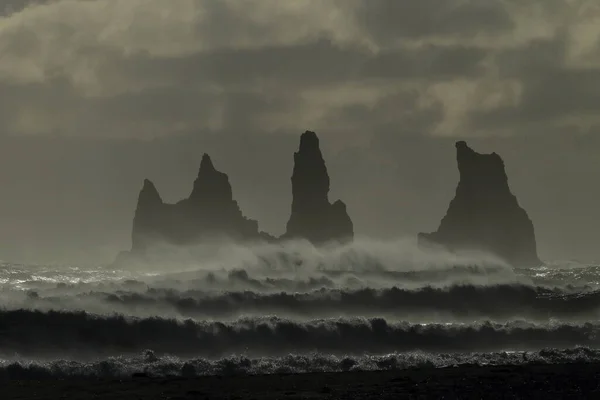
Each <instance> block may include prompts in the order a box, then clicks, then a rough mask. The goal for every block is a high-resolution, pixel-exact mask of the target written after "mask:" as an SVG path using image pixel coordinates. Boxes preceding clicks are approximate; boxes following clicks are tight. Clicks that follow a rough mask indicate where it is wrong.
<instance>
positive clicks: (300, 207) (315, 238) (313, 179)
mask: <svg viewBox="0 0 600 400" xmlns="http://www.w3.org/2000/svg"><path fill="white" fill-rule="evenodd" d="M328 194H329V174H328V173H327V167H326V166H325V161H324V160H323V155H322V153H321V149H320V147H319V138H318V137H317V134H316V133H314V132H312V131H306V132H304V133H303V134H302V136H301V137H300V146H299V149H298V151H297V152H296V153H294V171H293V173H292V197H293V199H292V213H291V216H290V219H289V221H288V223H287V231H286V233H285V235H284V236H283V238H294V237H299V238H305V239H308V240H309V241H311V242H313V243H315V244H321V243H325V242H328V241H336V240H337V241H344V240H349V239H352V238H353V236H354V228H353V224H352V220H351V219H350V217H349V216H348V214H347V212H346V205H345V204H344V203H343V202H342V201H340V200H338V201H336V202H335V203H334V204H333V205H332V204H331V203H329V199H328Z"/></svg>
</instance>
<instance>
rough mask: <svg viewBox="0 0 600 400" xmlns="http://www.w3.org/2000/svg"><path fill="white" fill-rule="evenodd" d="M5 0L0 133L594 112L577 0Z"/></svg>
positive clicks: (410, 128) (555, 120)
mask: <svg viewBox="0 0 600 400" xmlns="http://www.w3.org/2000/svg"><path fill="white" fill-rule="evenodd" d="M5 4H6V6H5V11H4V12H3V13H2V14H0V51H1V52H2V55H3V62H2V63H1V64H0V85H2V87H3V88H4V89H5V90H3V91H2V94H0V103H1V104H3V105H4V107H3V108H4V110H3V111H2V116H3V117H4V118H3V119H2V122H0V132H3V133H5V134H12V135H21V134H48V133H52V134H63V135H81V136H100V137H148V136H157V135H169V134H178V133H182V132H183V133H191V132H196V133H198V132H217V131H231V130H236V129H243V130H244V131H246V132H249V133H250V132H279V131H293V132H297V131H299V130H302V129H307V128H311V129H319V130H321V131H332V132H335V131H340V130H342V129H343V130H346V132H347V135H348V137H354V138H358V137H359V136H360V135H365V134H368V133H369V132H371V133H370V134H371V135H373V134H374V132H377V131H380V130H381V129H383V127H387V129H394V130H396V131H397V132H398V133H404V134H411V133H413V132H416V131H419V132H420V133H422V134H424V135H443V136H464V135H466V134H473V135H494V134H507V133H514V132H516V131H530V130H532V129H535V130H540V131H541V130H544V129H551V128H556V127H557V126H569V124H571V125H573V124H574V123H576V124H578V125H581V126H582V128H581V129H587V130H590V129H594V127H595V126H596V125H597V124H596V121H595V119H594V118H593V116H592V115H591V114H592V110H593V104H595V102H596V100H597V98H598V91H599V89H600V88H598V87H597V85H596V84H595V82H596V81H597V79H596V76H597V73H598V72H597V71H598V70H599V68H600V52H599V51H598V50H599V49H598V47H599V46H598V42H599V38H600V28H598V26H600V23H597V22H600V21H598V19H599V18H600V11H598V7H597V6H594V3H593V2H591V1H586V0H572V1H567V2H565V1H562V0H560V1H559V0H548V1H541V0H526V1H516V0H492V1H489V2H485V3H482V2H480V1H474V0H449V1H444V2H440V1H437V0H423V1H419V2H413V1H396V0H371V1H367V0H348V1H345V0H344V1H343V0H297V1H279V0H247V1H238V0H179V1H173V2H165V1H163V0H54V1H50V0H48V1H42V0H38V1H27V2H14V1H11V2H9V3H5ZM407 93H410V96H413V97H414V99H412V100H411V101H408V102H407V101H404V100H403V99H405V96H406V94H407ZM394 99H395V100H394ZM568 99H571V100H568ZM396 100H397V101H398V102H397V103H396V104H395V105H394V103H393V102H394V101H396ZM432 110H435V111H434V112H432ZM548 115H551V117H548ZM357 116H361V118H357ZM420 116H421V117H420ZM425 116H426V117H427V118H430V120H428V121H424V120H423V118H425ZM573 121H574V122H573ZM581 121H584V122H581ZM532 124H533V125H534V127H532V126H533V125H532ZM565 124H566V125H565ZM517 126H520V127H521V128H523V127H525V126H527V129H517V128H516V127H517Z"/></svg>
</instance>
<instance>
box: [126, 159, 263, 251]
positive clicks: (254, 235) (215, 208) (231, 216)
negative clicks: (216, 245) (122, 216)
mask: <svg viewBox="0 0 600 400" xmlns="http://www.w3.org/2000/svg"><path fill="white" fill-rule="evenodd" d="M208 237H210V238H227V239H232V240H255V239H261V238H263V239H264V238H268V235H266V234H263V233H261V232H259V231H258V222H257V221H255V220H252V219H248V218H246V217H245V216H244V215H243V214H242V212H241V210H240V207H239V206H238V203H237V202H236V201H235V200H234V199H233V193H232V190H231V185H230V183H229V178H228V176H227V175H226V174H224V173H223V172H220V171H217V170H216V169H215V167H214V165H213V163H212V160H211V159H210V157H209V156H208V154H204V156H203V157H202V161H201V163H200V169H199V171H198V177H197V178H196V180H195V181H194V187H193V189H192V193H191V194H190V196H189V197H188V198H187V199H184V200H181V201H180V202H178V203H176V204H166V203H164V202H163V201H162V199H161V197H160V195H159V193H158V191H157V190H156V187H155V186H154V184H153V183H152V182H151V181H149V180H147V179H146V180H145V181H144V186H143V188H142V190H141V191H140V194H139V197H138V203H137V207H136V211H135V216H134V220H133V232H132V251H133V252H139V251H144V250H146V249H148V248H149V247H151V246H152V245H153V244H155V243H156V242H159V243H169V244H174V245H189V244H194V243H197V242H199V241H201V240H202V239H204V238H208Z"/></svg>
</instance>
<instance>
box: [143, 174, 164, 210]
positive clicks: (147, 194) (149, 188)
mask: <svg viewBox="0 0 600 400" xmlns="http://www.w3.org/2000/svg"><path fill="white" fill-rule="evenodd" d="M148 200H152V201H155V202H159V203H162V202H163V201H162V198H161V197H160V194H159V193H158V190H157V189H156V186H154V183H152V181H151V180H150V179H144V186H143V187H142V190H141V191H140V195H139V200H138V205H139V204H140V203H145V202H147V201H148Z"/></svg>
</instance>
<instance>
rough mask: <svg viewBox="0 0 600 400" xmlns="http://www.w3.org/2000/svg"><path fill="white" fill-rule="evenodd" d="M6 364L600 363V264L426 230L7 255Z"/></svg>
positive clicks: (157, 372)
mask: <svg viewBox="0 0 600 400" xmlns="http://www.w3.org/2000/svg"><path fill="white" fill-rule="evenodd" d="M0 304H2V308H1V310H0V377H9V378H43V377H57V378H61V377H104V378H113V377H127V376H131V375H132V374H136V373H138V374H146V375H148V376H187V377H189V376H196V375H213V374H223V375H235V374H263V373H267V374H268V373H297V372H323V371H355V370H389V369H403V368H409V367H424V366H425V367H444V366H454V365H463V364H470V365H506V364H514V365H520V364H528V363H550V364H552V363H564V362H584V361H600V322H599V318H598V317H599V315H600V266H599V265H590V264H583V263H578V262H574V261H554V262H547V263H546V265H545V266H540V267H536V268H512V267H510V266H508V265H506V264H504V263H502V262H501V261H500V260H497V259H495V258H494V257H491V256H488V255H485V254H475V253H470V254H450V253H447V252H443V251H441V250H432V249H429V250H424V249H421V248H419V247H418V246H417V245H416V243H415V242H414V241H413V240H408V239H401V240H394V241H378V240H369V239H357V240H355V241H354V242H353V243H351V244H347V245H342V246H329V247H324V248H315V247H313V246H311V245H309V244H307V243H306V242H288V243H286V244H256V245H235V244H223V243H221V244H211V245H205V246H198V247H195V248H187V249H185V250H182V249H178V250H176V251H175V250H173V249H169V251H165V252H162V251H161V252H159V253H157V254H156V255H155V257H154V258H152V257H150V258H149V260H146V262H144V263H131V265H123V264H120V265H118V266H117V265H114V264H113V265H85V266H83V265H79V266H78V265H23V264H16V263H8V262H2V263H1V264H0Z"/></svg>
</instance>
